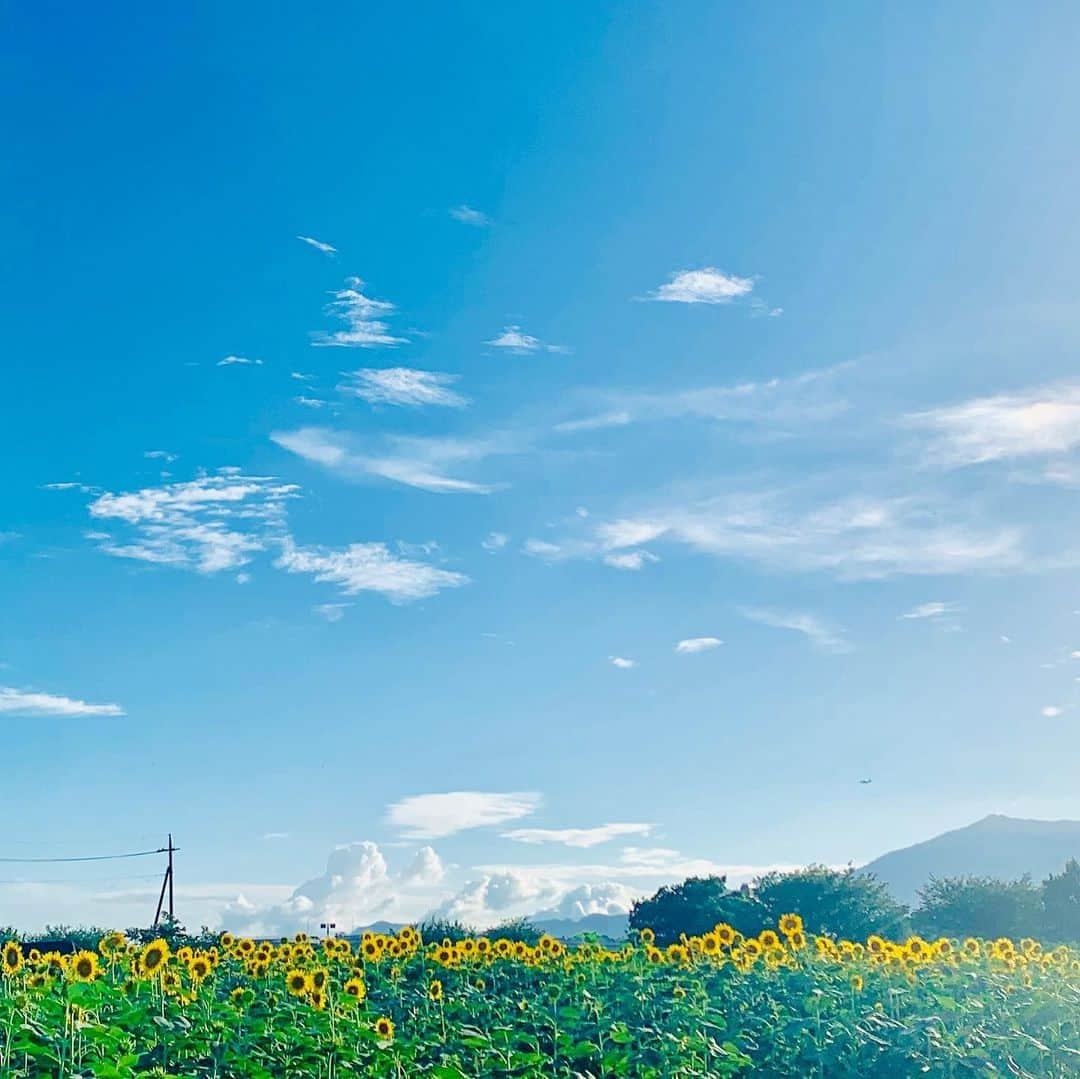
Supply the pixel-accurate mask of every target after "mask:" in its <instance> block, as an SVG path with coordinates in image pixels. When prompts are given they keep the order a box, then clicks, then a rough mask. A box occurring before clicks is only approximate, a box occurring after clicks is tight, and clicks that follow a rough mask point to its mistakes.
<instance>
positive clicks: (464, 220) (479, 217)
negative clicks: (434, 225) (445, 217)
mask: <svg viewBox="0 0 1080 1079" xmlns="http://www.w3.org/2000/svg"><path fill="white" fill-rule="evenodd" d="M450 216H451V217H452V218H453V219H454V220H455V221H460V222H461V224H463V225H472V227H473V228H477V229H486V228H487V227H488V226H489V225H490V224H491V218H490V217H488V215H487V214H485V213H484V212H483V211H481V210H476V209H474V208H473V207H472V206H466V205H465V203H462V204H461V205H460V206H454V207H452V208H451V209H450Z"/></svg>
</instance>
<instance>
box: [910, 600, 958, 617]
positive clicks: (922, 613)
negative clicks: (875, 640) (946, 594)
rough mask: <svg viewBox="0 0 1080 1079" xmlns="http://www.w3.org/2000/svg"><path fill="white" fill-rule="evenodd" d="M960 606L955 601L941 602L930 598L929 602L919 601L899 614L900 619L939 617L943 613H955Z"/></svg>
mask: <svg viewBox="0 0 1080 1079" xmlns="http://www.w3.org/2000/svg"><path fill="white" fill-rule="evenodd" d="M959 610H960V608H959V607H958V606H957V605H956V604H955V603H943V602H942V601H941V600H931V601H930V602H929V603H920V604H919V605H918V606H917V607H912V608H911V610H910V611H905V612H904V613H903V614H902V615H900V618H901V619H921V618H940V617H941V616H942V615H945V614H956V613H957V611H959Z"/></svg>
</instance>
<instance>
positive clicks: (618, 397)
mask: <svg viewBox="0 0 1080 1079" xmlns="http://www.w3.org/2000/svg"><path fill="white" fill-rule="evenodd" d="M852 367H853V365H852V364H847V363H844V364H837V365H835V366H832V367H826V368H820V369H817V370H813V371H806V372H803V373H802V374H799V375H795V376H793V377H790V378H769V379H762V380H759V381H748V382H738V383H733V384H727V385H719V386H698V387H691V388H688V389H678V390H671V389H665V390H662V391H659V392H651V393H650V392H633V391H627V390H621V389H620V390H606V391H604V390H602V391H592V392H590V393H588V394H586V395H585V396H584V400H585V401H586V402H587V403H589V402H591V403H592V404H593V405H594V411H592V412H590V413H588V414H586V415H585V416H583V417H581V418H580V419H572V420H564V421H562V422H561V423H557V424H555V427H554V430H555V431H557V432H559V433H560V434H578V433H581V432H589V431H597V430H602V429H604V428H618V427H626V426H627V425H629V424H632V423H661V422H665V421H670V420H683V419H698V420H713V421H716V422H720V423H732V424H745V425H751V424H754V425H758V424H767V425H768V426H769V427H771V428H774V429H775V428H786V429H789V430H797V429H800V428H803V427H810V426H812V425H814V424H821V423H824V422H828V421H831V420H834V419H836V418H837V417H838V416H840V415H842V414H843V413H845V412H847V411H848V409H849V407H850V406H849V403H848V401H847V399H846V397H845V396H844V394H843V393H842V392H841V389H840V388H839V386H838V384H837V383H838V379H839V377H840V376H841V375H842V374H843V373H844V372H847V371H850V370H851V369H852Z"/></svg>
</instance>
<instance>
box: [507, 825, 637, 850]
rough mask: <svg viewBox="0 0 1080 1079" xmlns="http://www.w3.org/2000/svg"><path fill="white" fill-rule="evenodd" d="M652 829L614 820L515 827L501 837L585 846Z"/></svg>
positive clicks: (520, 840) (519, 841)
mask: <svg viewBox="0 0 1080 1079" xmlns="http://www.w3.org/2000/svg"><path fill="white" fill-rule="evenodd" d="M652 830H653V825H651V824H641V823H634V822H629V821H616V822H614V823H610V824H600V825H597V826H595V827H593V828H515V829H512V830H511V831H509V832H503V833H502V838H503V839H512V840H513V841H514V842H515V843H528V844H531V845H538V844H541V843H559V844H562V845H563V846H564V847H581V848H587V847H595V846H598V845H599V844H601V843H610V842H611V840H613V839H618V838H619V837H620V836H628V835H648V834H649V833H650V832H651V831H652Z"/></svg>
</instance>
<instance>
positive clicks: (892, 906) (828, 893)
mask: <svg viewBox="0 0 1080 1079" xmlns="http://www.w3.org/2000/svg"><path fill="white" fill-rule="evenodd" d="M752 891H753V893H754V898H755V899H756V900H757V902H758V904H759V905H760V907H761V912H762V915H763V917H764V922H763V924H762V928H764V927H765V925H775V924H776V923H777V922H778V921H779V920H780V916H781V915H783V914H788V913H794V914H798V915H800V916H801V917H802V920H803V924H804V925H805V927H806V929H807V931H808V932H811V933H819V934H823V935H828V936H832V937H847V938H848V939H849V940H864V939H865V938H866V937H868V936H870V934H871V933H878V934H880V935H882V936H887V937H897V936H902V935H903V934H904V931H905V928H906V926H907V916H908V912H907V908H906V907H904V906H902V905H901V904H899V903H897V902H896V901H895V900H894V899H893V898H892V896H890V895H889V891H888V889H887V888H886V887H885V885H884V884H882V883H881V881H879V880H878V879H877V878H876V877H875V876H873V874H871V873H857V872H856V871H855V869H854V868H852V867H850V866H849V867H848V868H847V869H841V870H837V869H830V868H828V867H827V866H822V865H814V866H810V867H808V868H807V869H798V870H794V871H792V872H774V873H766V874H765V875H764V876H762V877H758V878H757V880H755V881H754V883H753V886H752Z"/></svg>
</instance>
